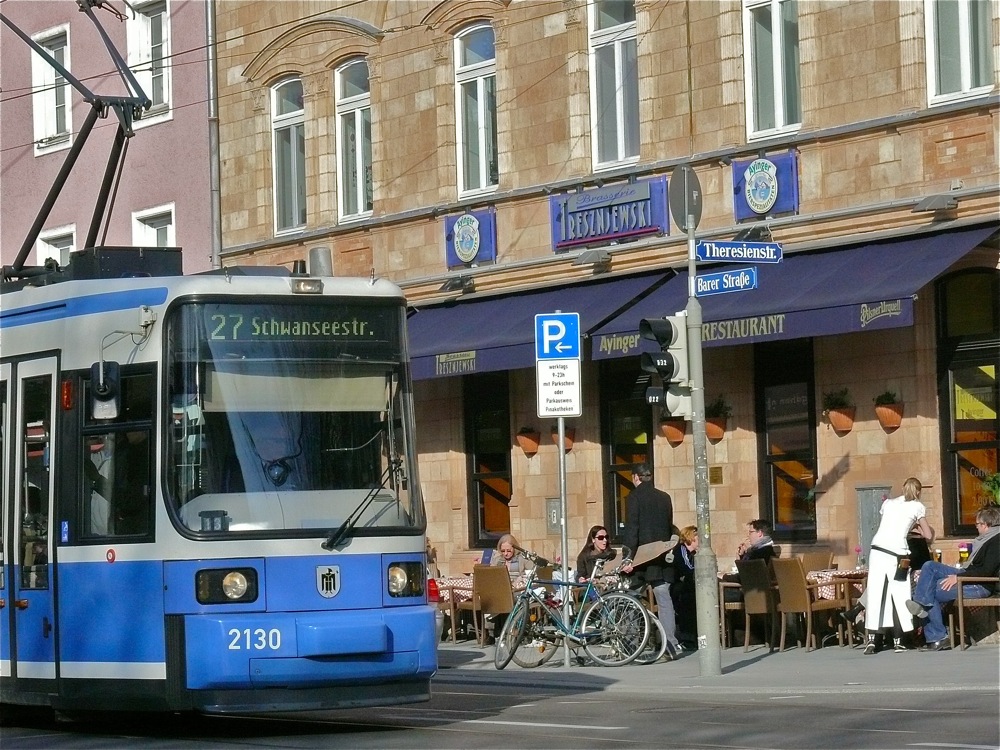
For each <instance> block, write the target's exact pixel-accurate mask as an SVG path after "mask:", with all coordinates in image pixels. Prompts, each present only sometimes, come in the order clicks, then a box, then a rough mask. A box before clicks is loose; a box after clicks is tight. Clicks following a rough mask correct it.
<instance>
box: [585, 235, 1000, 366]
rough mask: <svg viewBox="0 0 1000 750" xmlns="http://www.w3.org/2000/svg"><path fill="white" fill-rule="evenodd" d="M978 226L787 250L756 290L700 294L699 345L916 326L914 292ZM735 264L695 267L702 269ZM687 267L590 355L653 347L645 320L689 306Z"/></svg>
mask: <svg viewBox="0 0 1000 750" xmlns="http://www.w3.org/2000/svg"><path fill="white" fill-rule="evenodd" d="M997 228H998V225H997V224H995V223H991V224H989V225H977V226H975V227H972V228H966V229H953V230H948V231H942V232H934V233H930V234H922V235H914V236H911V237H907V238H905V239H895V240H884V241H880V242H872V243H868V244H863V245H851V246H848V247H843V248H839V249H836V250H827V251H822V252H810V253H799V254H795V255H790V256H786V257H785V259H784V260H783V261H782V262H780V263H776V264H761V265H760V266H758V267H757V288H756V289H750V290H747V291H741V292H729V293H726V294H718V295H712V296H708V297H699V301H700V302H701V306H702V320H703V325H702V340H703V344H704V346H725V345H732V344H748V343H755V342H760V341H777V340H779V339H796V338H805V337H809V336H828V335H832V334H838V333H851V332H854V331H871V330H878V329H883V328H898V327H901V326H908V325H912V324H913V296H914V294H916V292H917V290H919V289H920V288H922V287H923V286H924V285H925V284H927V283H928V282H930V281H932V280H933V279H935V278H936V277H937V276H939V275H941V274H942V273H943V272H944V271H946V270H947V269H948V268H949V267H950V266H951V265H952V264H954V263H955V262H956V261H958V260H959V259H960V258H962V257H963V256H964V255H966V254H967V253H968V252H969V251H971V250H972V249H973V248H975V247H977V246H978V245H979V244H980V243H982V242H983V240H985V239H986V238H987V237H989V236H990V235H991V234H993V233H994V232H996V231H997ZM735 267H736V266H734V265H732V264H730V265H728V266H715V267H706V268H700V269H699V273H701V272H702V271H719V270H724V269H727V268H728V269H733V268H735ZM687 300H688V274H687V270H686V269H685V270H684V271H682V272H680V273H678V274H677V275H676V276H675V277H673V278H672V279H670V281H668V282H667V283H666V284H664V285H662V286H661V287H659V288H658V289H657V290H656V291H654V292H653V293H652V294H650V295H649V296H647V297H646V298H644V299H643V300H641V301H639V302H638V303H637V304H635V305H633V306H631V307H629V308H628V309H627V310H624V311H623V312H622V313H621V314H620V315H619V316H618V317H617V318H615V319H614V320H612V321H610V322H608V323H606V324H605V325H603V326H601V327H599V328H598V329H596V330H595V331H594V332H593V334H592V338H593V345H592V354H591V356H592V358H593V359H605V358H608V357H623V356H627V355H630V354H637V353H639V352H641V351H650V350H652V349H654V348H655V347H656V344H655V342H651V341H650V342H640V340H639V335H638V330H639V321H640V320H641V319H642V318H655V317H662V316H664V315H673V314H675V313H677V312H679V311H681V310H683V309H684V307H685V306H686V305H687Z"/></svg>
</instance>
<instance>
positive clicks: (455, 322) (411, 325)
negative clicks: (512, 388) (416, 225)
mask: <svg viewBox="0 0 1000 750" xmlns="http://www.w3.org/2000/svg"><path fill="white" fill-rule="evenodd" d="M668 275H669V274H668V273H666V272H664V271H657V272H654V273H642V274H635V275H632V276H624V277H617V278H612V279H603V280H599V281H587V282H581V283H576V284H571V285H564V286H559V287H552V288H549V289H540V290H535V291H530V292H522V293H519V294H506V295H502V296H497V297H488V298H485V299H461V298H460V299H458V300H456V301H454V302H452V303H448V304H443V305H430V306H427V307H419V308H417V311H416V312H415V313H414V314H412V315H411V316H410V318H409V320H408V321H407V328H408V333H409V339H410V360H411V363H412V368H413V377H414V379H422V378H433V377H443V376H448V375H467V374H471V373H476V372H491V371H495V370H513V369H518V368H522V367H533V366H534V364H535V315H536V314H538V313H551V312H556V311H561V312H575V313H579V314H580V331H581V332H582V333H587V332H589V331H591V330H593V329H594V328H595V327H597V326H599V325H601V324H603V323H605V322H607V321H608V320H610V319H612V318H613V317H614V316H615V315H617V314H619V313H620V312H621V311H622V310H624V309H625V308H626V307H627V306H629V305H631V304H633V303H634V302H635V300H636V299H637V298H639V297H641V296H642V295H643V294H646V293H648V292H649V291H650V290H651V289H654V288H655V287H656V286H657V285H658V284H661V283H662V282H663V281H664V280H665V279H666V278H667V276H668Z"/></svg>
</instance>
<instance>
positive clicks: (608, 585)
mask: <svg viewBox="0 0 1000 750" xmlns="http://www.w3.org/2000/svg"><path fill="white" fill-rule="evenodd" d="M625 553H626V554H625V558H624V559H623V560H622V561H621V563H620V564H619V565H618V567H616V568H615V569H614V570H612V571H609V572H608V573H603V574H601V576H600V581H599V584H598V585H600V586H602V587H603V589H604V590H605V591H618V592H621V593H623V594H626V595H627V596H631V597H633V598H635V600H636V601H638V602H639V604H640V606H642V608H643V611H645V613H646V617H648V618H649V623H650V631H649V639H648V640H647V641H646V646H645V647H644V648H643V650H642V651H641V652H640V653H639V655H638V656H636V657H635V659H634V661H635V663H637V664H655V663H656V662H658V661H659V660H660V659H662V658H663V655H664V654H665V653H666V651H667V632H666V631H665V630H664V629H663V623H662V622H660V618H659V617H657V616H656V615H654V614H653V613H652V612H650V611H649V608H648V607H647V606H646V604H645V602H644V601H643V599H642V596H641V594H642V591H643V589H645V587H646V586H647V585H648V584H643V585H642V586H640V587H638V588H633V587H632V584H631V581H630V580H629V578H628V576H627V575H626V574H625V573H623V572H622V568H624V567H626V566H627V565H629V564H630V563H631V562H632V561H631V560H630V559H629V557H628V549H627V548H626V550H625ZM598 562H602V561H598ZM596 577H597V576H595V578H596Z"/></svg>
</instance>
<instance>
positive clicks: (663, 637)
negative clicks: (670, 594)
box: [635, 607, 667, 664]
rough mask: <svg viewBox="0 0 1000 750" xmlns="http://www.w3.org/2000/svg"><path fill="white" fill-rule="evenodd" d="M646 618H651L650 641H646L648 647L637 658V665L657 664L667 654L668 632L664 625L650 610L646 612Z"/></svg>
mask: <svg viewBox="0 0 1000 750" xmlns="http://www.w3.org/2000/svg"><path fill="white" fill-rule="evenodd" d="M643 609H645V607H643ZM646 616H647V617H648V618H649V623H650V625H651V626H652V627H651V628H650V629H649V640H648V641H646V647H645V648H644V649H643V650H642V653H640V654H639V655H638V656H637V657H635V663H636V664H655V663H656V662H658V661H659V660H660V659H662V658H663V655H664V654H665V653H666V652H667V632H666V631H665V630H664V629H663V623H662V622H660V618H659V617H657V616H656V615H654V614H653V613H652V612H650V611H649V610H648V609H647V610H646Z"/></svg>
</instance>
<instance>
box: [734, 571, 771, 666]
mask: <svg viewBox="0 0 1000 750" xmlns="http://www.w3.org/2000/svg"><path fill="white" fill-rule="evenodd" d="M736 569H737V570H738V571H739V574H740V588H741V589H742V590H743V650H744V651H749V650H750V618H751V616H753V615H765V617H766V619H765V621H764V637H765V638H766V639H767V645H768V653H770V652H771V651H774V634H775V627H776V626H777V624H778V592H777V591H776V590H775V588H774V583H773V581H772V580H771V571H770V569H769V568H768V566H767V563H766V562H765V561H764V560H737V561H736Z"/></svg>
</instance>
